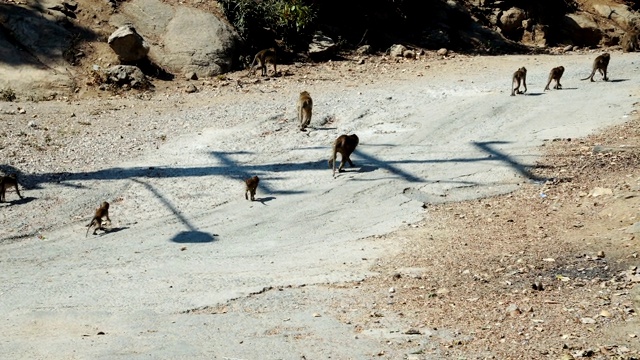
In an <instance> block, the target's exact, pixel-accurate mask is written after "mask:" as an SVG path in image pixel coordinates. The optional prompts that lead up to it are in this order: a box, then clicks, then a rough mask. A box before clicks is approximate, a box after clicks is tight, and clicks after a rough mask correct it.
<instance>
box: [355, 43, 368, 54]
mask: <svg viewBox="0 0 640 360" xmlns="http://www.w3.org/2000/svg"><path fill="white" fill-rule="evenodd" d="M356 53H358V54H360V55H366V54H371V45H362V46H360V47H359V48H358V49H357V50H356Z"/></svg>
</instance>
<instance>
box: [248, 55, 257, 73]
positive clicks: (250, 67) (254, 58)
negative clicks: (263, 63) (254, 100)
mask: <svg viewBox="0 0 640 360" xmlns="http://www.w3.org/2000/svg"><path fill="white" fill-rule="evenodd" d="M256 61H258V55H256V56H254V57H253V61H252V62H251V65H249V75H251V74H252V73H253V66H254V65H255V64H256Z"/></svg>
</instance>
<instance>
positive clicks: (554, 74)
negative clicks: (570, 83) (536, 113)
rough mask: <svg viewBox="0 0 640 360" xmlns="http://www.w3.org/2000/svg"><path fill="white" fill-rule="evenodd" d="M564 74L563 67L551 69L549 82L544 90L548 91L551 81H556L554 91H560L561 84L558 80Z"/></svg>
mask: <svg viewBox="0 0 640 360" xmlns="http://www.w3.org/2000/svg"><path fill="white" fill-rule="evenodd" d="M562 74H564V66H558V67H554V68H553V69H551V72H549V80H548V81H547V86H545V87H544V89H545V90H549V84H551V80H555V81H556V85H555V86H554V87H553V88H554V89H557V90H559V89H562V84H560V78H561V77H562Z"/></svg>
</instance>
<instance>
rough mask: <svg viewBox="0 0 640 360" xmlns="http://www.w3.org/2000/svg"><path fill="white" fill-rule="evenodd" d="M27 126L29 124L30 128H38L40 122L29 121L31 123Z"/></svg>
mask: <svg viewBox="0 0 640 360" xmlns="http://www.w3.org/2000/svg"><path fill="white" fill-rule="evenodd" d="M27 126H29V127H30V128H37V127H38V124H36V123H35V121H29V123H28V124H27Z"/></svg>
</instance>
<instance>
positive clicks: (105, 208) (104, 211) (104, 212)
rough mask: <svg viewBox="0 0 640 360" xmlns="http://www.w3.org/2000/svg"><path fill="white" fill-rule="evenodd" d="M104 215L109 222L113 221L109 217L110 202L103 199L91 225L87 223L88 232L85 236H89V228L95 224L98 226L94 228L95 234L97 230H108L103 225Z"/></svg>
mask: <svg viewBox="0 0 640 360" xmlns="http://www.w3.org/2000/svg"><path fill="white" fill-rule="evenodd" d="M103 217H104V218H106V219H107V221H109V223H111V219H109V203H108V202H106V201H103V202H102V204H101V205H100V207H99V208H97V209H96V214H95V215H94V216H93V219H91V222H90V223H89V225H87V233H86V234H85V235H84V237H87V235H89V229H91V227H92V226H93V225H95V226H96V228H95V229H93V235H96V231H98V230H102V231H106V229H105V228H103V227H102V218H103Z"/></svg>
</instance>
